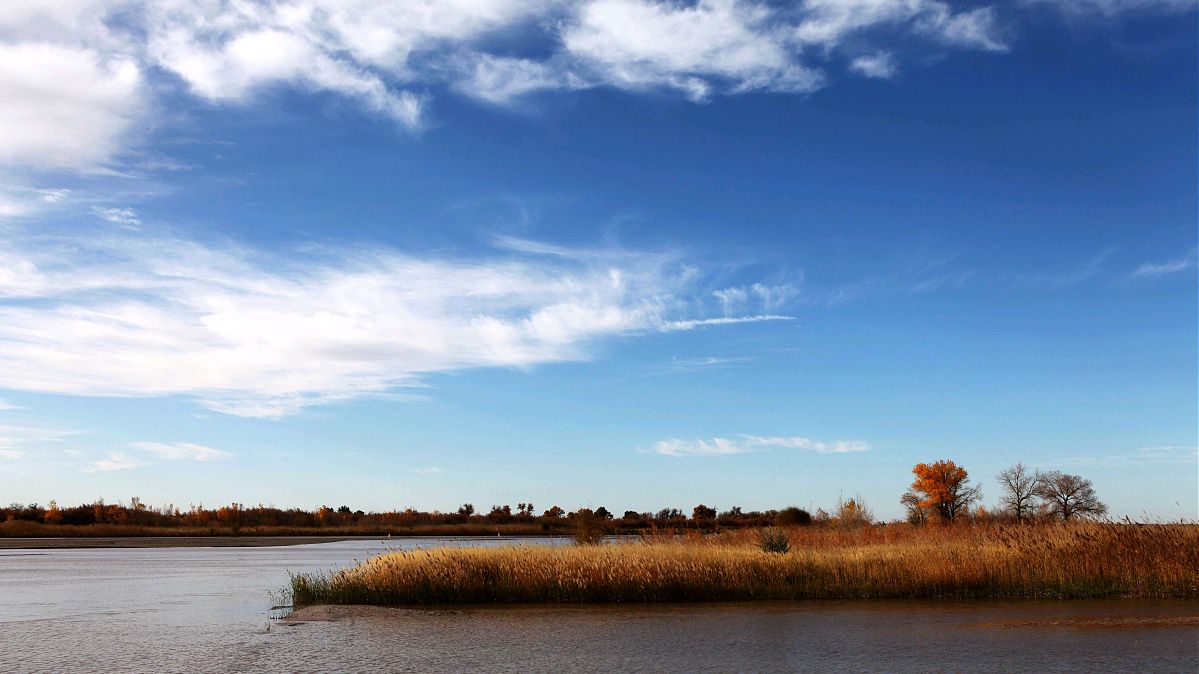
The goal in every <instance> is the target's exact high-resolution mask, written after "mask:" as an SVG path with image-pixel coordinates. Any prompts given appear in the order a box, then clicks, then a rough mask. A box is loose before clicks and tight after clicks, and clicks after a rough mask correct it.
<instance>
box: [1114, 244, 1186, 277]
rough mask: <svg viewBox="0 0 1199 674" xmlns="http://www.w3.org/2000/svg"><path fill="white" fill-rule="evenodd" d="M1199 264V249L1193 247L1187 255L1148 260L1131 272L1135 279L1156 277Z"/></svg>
mask: <svg viewBox="0 0 1199 674" xmlns="http://www.w3.org/2000/svg"><path fill="white" fill-rule="evenodd" d="M1197 265H1199V250H1196V249H1195V248H1192V249H1191V250H1190V252H1188V253H1187V254H1186V255H1184V256H1182V257H1180V258H1178V259H1175V260H1167V261H1165V262H1146V263H1144V264H1142V265H1141V266H1139V267H1137V268H1136V269H1135V270H1134V271H1133V272H1132V274H1131V276H1132V278H1135V279H1156V278H1160V277H1162V276H1169V275H1170V274H1177V273H1178V272H1183V271H1186V270H1188V269H1194V268H1195V267H1196V266H1197Z"/></svg>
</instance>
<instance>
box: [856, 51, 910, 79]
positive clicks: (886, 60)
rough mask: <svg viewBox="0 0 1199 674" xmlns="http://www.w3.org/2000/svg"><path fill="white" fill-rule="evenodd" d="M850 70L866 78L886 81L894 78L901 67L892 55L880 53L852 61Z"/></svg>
mask: <svg viewBox="0 0 1199 674" xmlns="http://www.w3.org/2000/svg"><path fill="white" fill-rule="evenodd" d="M849 69H850V70H852V71H854V72H856V73H858V74H860V75H864V76H866V77H872V78H875V79H881V80H885V79H890V78H892V77H894V76H895V73H896V71H897V70H898V69H899V67H898V65H896V63H895V57H894V56H893V55H892V54H890V53H889V52H885V51H880V52H877V53H875V54H867V55H865V56H859V57H857V58H855V59H854V60H852V61H850V63H849Z"/></svg>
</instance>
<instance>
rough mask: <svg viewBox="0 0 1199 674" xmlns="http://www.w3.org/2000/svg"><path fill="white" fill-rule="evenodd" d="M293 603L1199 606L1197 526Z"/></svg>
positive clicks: (653, 557) (675, 558)
mask: <svg viewBox="0 0 1199 674" xmlns="http://www.w3.org/2000/svg"><path fill="white" fill-rule="evenodd" d="M292 593H293V599H294V602H295V605H296V606H297V607H299V606H305V605H311V604H373V605H385V606H405V605H429V604H495V603H585V602H595V603H603V602H663V601H671V602H674V601H725V600H755V599H826V598H827V599H833V598H837V599H856V598H860V599H867V598H947V599H968V598H1005V599H1016V598H1030V599H1031V598H1041V599H1044V598H1063V599H1065V598H1104V597H1107V598H1110V597H1142V598H1179V599H1183V598H1191V599H1193V598H1199V527H1196V526H1194V525H1187V524H1133V523H1110V522H1067V523H1056V524H1041V525H1035V526H1028V525H1023V526H1021V525H1010V526H980V525H965V526H928V527H921V528H913V527H910V526H907V525H901V524H893V525H879V526H865V527H859V528H855V529H831V528H816V527H794V528H789V529H774V530H764V531H757V532H752V531H744V530H742V531H736V532H729V533H724V534H716V535H706V536H701V535H697V534H692V535H689V536H672V535H659V536H643V537H641V538H640V539H638V540H636V541H629V542H609V543H603V544H598V545H596V544H587V545H572V546H552V545H517V546H502V547H476V548H464V547H442V548H434V549H428V550H409V551H401V552H392V553H387V554H383V555H380V556H377V557H374V558H372V559H369V560H367V561H365V562H362V563H361V564H358V565H357V566H354V567H351V568H346V569H342V570H340V571H336V572H333V573H330V574H304V575H297V576H294V577H293V578H292Z"/></svg>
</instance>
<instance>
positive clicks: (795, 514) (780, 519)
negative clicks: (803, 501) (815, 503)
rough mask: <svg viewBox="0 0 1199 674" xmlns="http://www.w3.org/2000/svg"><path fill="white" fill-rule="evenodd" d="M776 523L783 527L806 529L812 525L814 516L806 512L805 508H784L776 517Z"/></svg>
mask: <svg viewBox="0 0 1199 674" xmlns="http://www.w3.org/2000/svg"><path fill="white" fill-rule="evenodd" d="M774 523H775V524H777V525H779V526H782V527H786V526H801V527H806V526H807V525H809V524H811V523H812V515H811V514H809V513H808V511H806V510H804V509H803V508H796V507H795V506H791V507H789V508H783V509H782V510H780V511H779V512H778V514H777V515H775V516H774Z"/></svg>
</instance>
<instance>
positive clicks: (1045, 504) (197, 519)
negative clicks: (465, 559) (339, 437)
mask: <svg viewBox="0 0 1199 674" xmlns="http://www.w3.org/2000/svg"><path fill="white" fill-rule="evenodd" d="M912 474H913V476H914V477H915V478H916V479H915V481H914V482H912V484H911V486H910V488H909V490H908V491H907V492H906V493H904V494H903V496H902V497H900V499H899V502H900V503H901V504H902V505H903V506H904V509H905V511H906V519H907V521H908V522H910V523H911V524H913V525H915V526H923V525H925V524H929V523H943V524H947V523H951V522H954V521H960V520H992V521H1009V520H1010V521H1015V522H1032V521H1049V520H1072V519H1087V518H1102V517H1104V516H1105V515H1106V514H1107V506H1106V505H1105V504H1104V503H1102V502H1101V501H1100V500H1099V499H1098V498H1097V497H1096V495H1095V490H1094V487H1093V486H1092V484H1091V481H1090V480H1087V479H1084V478H1082V477H1081V476H1078V475H1070V474H1066V473H1062V472H1059V471H1050V472H1044V473H1043V472H1040V471H1036V470H1031V469H1029V468H1027V467H1026V466H1024V464H1020V463H1017V464H1016V465H1014V466H1012V467H1010V468H1008V469H1006V470H1004V471H1002V472H1000V473H999V474H998V475H996V476H995V477H996V480H997V481H998V483H999V486H1000V494H1001V496H1000V502H999V506H998V507H996V508H993V509H987V508H986V507H984V506H981V505H979V502H980V501H981V499H982V491H981V489H980V488H979V487H978V486H976V485H974V484H972V483H971V482H970V481H969V474H968V473H967V472H966V469H965V468H963V467H961V466H958V465H957V464H956V463H954V462H953V461H950V460H946V459H943V460H940V461H935V462H930V463H920V464H917V465H916V466H915V467H914V468H913V469H912ZM874 521H875V520H874V514H873V512H872V511H871V509H870V508H869V507H868V506H867V505H866V503H865V502H864V501H863V500H862V497H861V496H860V495H856V496H854V497H853V498H850V499H848V500H845V499H841V500H840V501H839V502H838V503H837V505H836V507H835V508H833V509H832V510H831V511H826V510H824V509H823V508H817V509H816V510H815V512H808V511H807V510H804V509H803V508H798V507H795V506H790V507H786V508H783V509H781V510H763V511H757V510H754V511H743V510H742V509H741V508H740V507H738V506H733V507H731V508H729V509H727V510H717V509H716V508H714V507H711V506H708V505H705V504H702V503H701V504H699V505H697V506H695V507H694V508H692V509H691V512H690V514H688V513H686V512H684V511H682V510H680V509H678V508H663V509H661V510H658V511H656V512H638V511H635V510H626V511H624V512H623V513H621V514H617V513H614V512H612V511H609V510H608V509H607V508H605V507H603V506H601V507H599V508H594V509H592V508H579V509H577V510H574V511H570V512H568V511H566V510H565V509H563V508H561V507H559V506H556V505H555V506H551V507H550V508H547V509H545V510H542V511H541V512H540V513H538V509H537V507H536V506H534V505H533V504H532V503H523V502H522V503H517V504H516V507H515V508H513V507H512V506H510V505H493V506H491V508H490V509H489V510H488V511H487V512H485V513H484V512H481V511H477V510H476V509H475V506H474V505H473V504H471V503H464V504H462V506H461V507H459V508H458V509H457V510H456V511H454V512H439V511H436V510H434V511H432V512H425V511H420V510H415V509H413V508H406V509H404V510H393V511H388V512H365V511H362V510H355V509H353V508H351V507H350V506H348V505H342V506H340V507H337V508H331V507H329V506H320V507H319V508H317V509H316V510H302V509H300V508H288V509H283V508H276V507H274V506H267V505H262V504H259V505H257V506H251V507H247V506H245V505H243V504H241V503H231V504H229V505H227V506H221V507H219V508H205V507H204V506H202V505H200V506H189V507H188V508H187V509H186V510H185V509H182V508H179V507H176V506H174V505H165V506H161V507H153V506H150V505H147V504H145V503H143V502H142V501H141V500H140V499H138V498H137V497H134V498H133V499H131V500H130V502H129V503H128V504H125V503H104V502H103V501H97V502H95V503H88V504H83V505H79V506H74V507H60V506H59V505H58V504H57V503H56V502H55V501H50V503H48V504H47V505H46V506H41V505H39V504H37V503H30V504H27V505H22V504H19V503H14V504H12V505H10V506H8V507H7V508H0V536H9V537H14V536H137V535H147V536H150V535H187V536H195V535H222V534H248V535H260V536H261V535H303V534H329V533H336V534H347V535H376V534H396V535H438V534H453V535H494V534H497V533H499V534H508V535H526V536H527V535H536V534H555V535H556V534H570V535H575V536H578V535H580V532H582V535H583V536H584V537H590V536H593V535H603V534H621V533H642V532H645V531H647V530H649V531H653V530H663V529H665V530H704V531H711V530H717V529H742V528H760V527H768V526H807V525H817V526H839V527H857V526H861V525H866V524H872V523H874Z"/></svg>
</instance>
